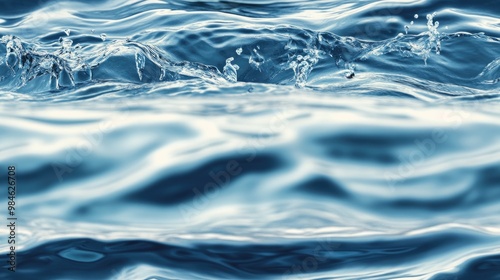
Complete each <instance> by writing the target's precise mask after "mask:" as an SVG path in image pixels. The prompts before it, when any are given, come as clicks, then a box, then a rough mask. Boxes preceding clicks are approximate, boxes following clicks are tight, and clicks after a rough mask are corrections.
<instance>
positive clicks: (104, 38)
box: [100, 33, 107, 41]
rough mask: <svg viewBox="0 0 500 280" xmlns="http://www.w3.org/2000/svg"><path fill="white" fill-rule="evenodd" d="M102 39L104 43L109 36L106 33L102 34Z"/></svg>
mask: <svg viewBox="0 0 500 280" xmlns="http://www.w3.org/2000/svg"><path fill="white" fill-rule="evenodd" d="M100 37H101V39H102V40H103V41H106V37H107V35H106V33H101V36H100Z"/></svg>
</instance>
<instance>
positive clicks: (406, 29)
mask: <svg viewBox="0 0 500 280" xmlns="http://www.w3.org/2000/svg"><path fill="white" fill-rule="evenodd" d="M409 29H410V27H409V26H408V25H405V33H406V34H408V30H409Z"/></svg>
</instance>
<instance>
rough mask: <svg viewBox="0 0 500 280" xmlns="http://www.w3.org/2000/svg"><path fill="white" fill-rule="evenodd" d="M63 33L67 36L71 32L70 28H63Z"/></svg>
mask: <svg viewBox="0 0 500 280" xmlns="http://www.w3.org/2000/svg"><path fill="white" fill-rule="evenodd" d="M64 33H66V36H69V34H70V33H71V29H69V28H68V29H65V30H64Z"/></svg>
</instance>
